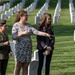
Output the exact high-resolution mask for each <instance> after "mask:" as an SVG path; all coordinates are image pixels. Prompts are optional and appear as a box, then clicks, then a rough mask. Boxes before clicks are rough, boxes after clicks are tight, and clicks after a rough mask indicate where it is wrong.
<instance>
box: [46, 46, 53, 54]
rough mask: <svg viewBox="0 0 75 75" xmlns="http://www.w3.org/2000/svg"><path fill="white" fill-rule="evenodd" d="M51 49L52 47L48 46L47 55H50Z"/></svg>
mask: <svg viewBox="0 0 75 75" xmlns="http://www.w3.org/2000/svg"><path fill="white" fill-rule="evenodd" d="M51 50H52V48H51V47H50V46H48V47H47V49H46V51H45V55H48V54H49V53H50V51H51Z"/></svg>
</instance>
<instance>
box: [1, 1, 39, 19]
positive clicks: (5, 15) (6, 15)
mask: <svg viewBox="0 0 75 75" xmlns="http://www.w3.org/2000/svg"><path fill="white" fill-rule="evenodd" d="M37 3H38V0H34V2H33V3H31V5H30V6H28V7H27V8H26V9H24V10H26V11H27V12H28V14H29V13H30V12H31V11H33V10H34V9H35V8H36V5H37ZM8 5H9V4H8ZM5 7H6V6H5ZM22 7H23V3H22V2H20V3H18V4H17V5H16V6H14V7H12V8H10V9H9V10H7V11H5V12H4V13H2V14H1V17H0V19H8V18H10V17H11V16H12V15H13V14H15V13H16V12H18V11H19V10H20V9H21V8H22ZM5 10H6V9H5Z"/></svg>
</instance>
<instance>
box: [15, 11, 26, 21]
mask: <svg viewBox="0 0 75 75" xmlns="http://www.w3.org/2000/svg"><path fill="white" fill-rule="evenodd" d="M24 14H27V11H24V10H20V11H18V12H17V15H16V19H15V22H19V21H20V17H21V16H23V15H24Z"/></svg>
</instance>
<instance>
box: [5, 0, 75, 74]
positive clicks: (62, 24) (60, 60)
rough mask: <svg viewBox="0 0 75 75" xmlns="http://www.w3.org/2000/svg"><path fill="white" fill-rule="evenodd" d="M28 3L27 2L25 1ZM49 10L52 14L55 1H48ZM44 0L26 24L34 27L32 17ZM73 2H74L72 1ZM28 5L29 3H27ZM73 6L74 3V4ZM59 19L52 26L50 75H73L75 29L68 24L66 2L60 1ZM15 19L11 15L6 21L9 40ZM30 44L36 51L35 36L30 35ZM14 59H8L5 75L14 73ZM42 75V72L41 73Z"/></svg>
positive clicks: (73, 25)
mask: <svg viewBox="0 0 75 75" xmlns="http://www.w3.org/2000/svg"><path fill="white" fill-rule="evenodd" d="M27 1H28V0H27ZM50 1H51V2H50V6H49V10H48V11H47V12H49V13H51V14H52V17H53V14H54V9H55V6H56V3H57V0H50ZM44 2H45V0H40V2H39V5H38V6H37V8H36V9H35V10H34V11H33V12H32V13H30V15H29V19H28V22H29V23H31V24H32V25H33V26H34V27H36V25H35V24H34V17H35V15H36V13H37V12H38V11H39V9H40V7H41V6H42V5H43V4H44ZM74 2H75V1H74ZM28 4H29V5H30V2H27V6H28ZM74 4H75V3H74ZM60 15H61V16H60V19H59V21H58V23H57V24H52V25H53V27H54V33H55V39H56V41H55V49H54V52H53V57H52V61H51V66H50V68H51V75H75V42H74V38H73V33H74V29H75V24H71V23H70V14H69V5H68V0H65V1H64V0H62V8H61V12H60ZM14 19H15V15H13V16H12V17H11V18H10V19H8V20H7V24H8V25H9V28H8V31H7V34H8V35H9V38H10V40H12V37H11V28H12V26H13V23H14ZM31 38H32V42H33V43H32V44H33V51H34V50H36V44H37V42H36V36H35V35H32V36H31ZM14 66H15V64H14V57H13V56H12V57H10V59H9V64H8V67H7V74H6V75H13V71H14ZM43 75H45V74H44V72H43Z"/></svg>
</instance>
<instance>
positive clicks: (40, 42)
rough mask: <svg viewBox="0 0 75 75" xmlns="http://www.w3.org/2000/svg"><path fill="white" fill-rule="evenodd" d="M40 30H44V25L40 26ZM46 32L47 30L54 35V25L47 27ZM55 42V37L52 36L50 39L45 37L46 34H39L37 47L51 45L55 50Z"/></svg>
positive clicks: (41, 48)
mask: <svg viewBox="0 0 75 75" xmlns="http://www.w3.org/2000/svg"><path fill="white" fill-rule="evenodd" d="M39 31H43V32H44V26H41V27H40V28H39ZM45 32H47V33H48V34H50V35H54V32H53V27H52V26H51V27H47V28H46V30H45ZM54 43H55V37H51V39H50V38H48V37H45V36H37V49H38V50H43V49H44V47H45V46H46V45H47V46H50V47H51V48H52V50H54Z"/></svg>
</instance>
